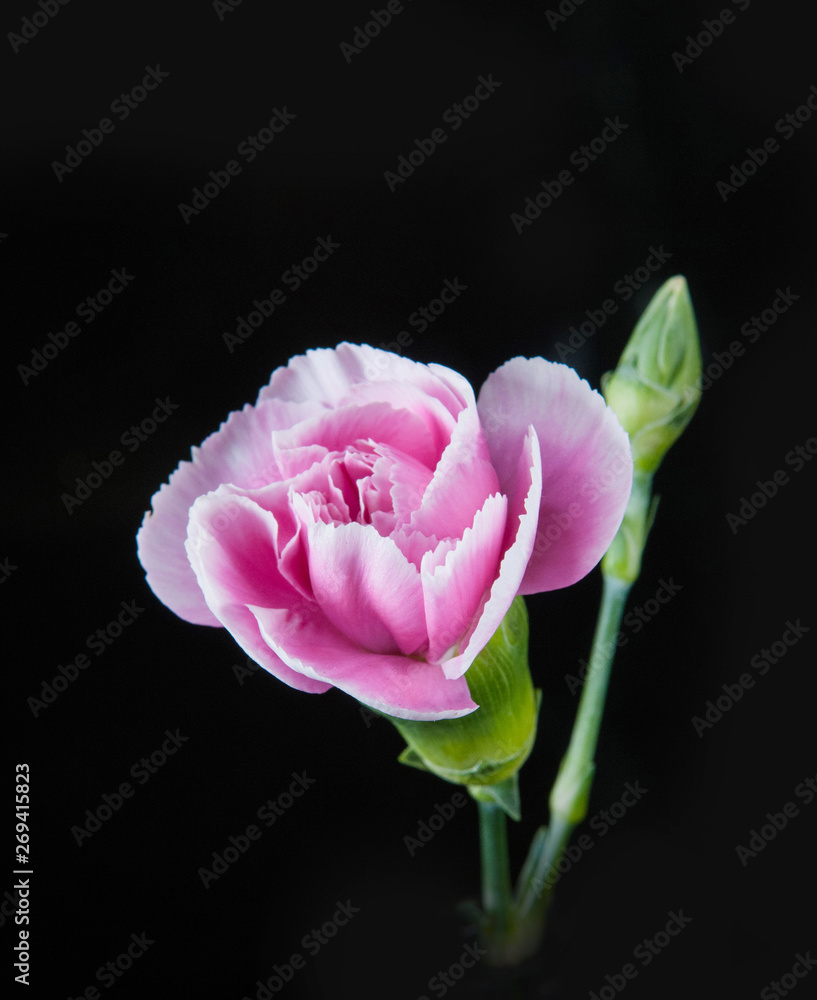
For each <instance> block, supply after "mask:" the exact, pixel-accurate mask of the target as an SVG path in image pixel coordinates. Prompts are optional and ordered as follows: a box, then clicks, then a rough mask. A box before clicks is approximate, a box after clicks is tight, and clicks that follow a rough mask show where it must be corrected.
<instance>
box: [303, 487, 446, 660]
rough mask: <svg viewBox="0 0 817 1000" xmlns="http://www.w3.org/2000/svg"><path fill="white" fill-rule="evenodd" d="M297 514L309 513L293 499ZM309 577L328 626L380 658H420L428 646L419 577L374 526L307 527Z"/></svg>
mask: <svg viewBox="0 0 817 1000" xmlns="http://www.w3.org/2000/svg"><path fill="white" fill-rule="evenodd" d="M293 504H294V507H295V510H296V512H298V513H299V515H301V516H302V517H308V516H309V515H308V514H307V513H306V512H305V511H304V509H303V506H302V504H299V498H298V497H294V498H293ZM308 538H309V575H310V579H311V581H312V589H313V593H314V595H315V597H316V599H317V601H318V604H319V605H320V607H321V609H322V610H323V612H324V613H325V615H326V617H327V618H328V619H329V621H330V622H331V623H332V624H333V625H334V626H335V628H337V629H338V631H340V632H342V633H343V634H344V635H345V636H347V637H348V638H349V639H350V640H351V641H352V642H354V643H356V644H357V645H358V646H361V647H363V648H365V649H368V650H371V651H372V652H376V653H398V652H399V653H403V654H406V655H408V654H412V653H417V652H418V651H420V650H421V649H423V648H425V646H426V645H427V633H426V622H425V615H424V613H423V591H422V587H421V586H420V574H419V572H418V571H417V568H416V567H415V566H413V565H412V564H411V563H410V562H409V561H408V559H406V557H405V556H404V555H403V553H402V552H401V551H400V550H399V549H398V548H397V546H396V545H395V543H394V542H393V541H392V539H391V538H384V537H383V536H382V535H379V534H378V533H377V531H376V530H375V529H374V528H373V527H372V526H371V525H365V524H357V523H355V522H352V523H351V524H335V525H327V524H323V523H322V522H320V521H315V520H312V523H311V524H309V526H308Z"/></svg>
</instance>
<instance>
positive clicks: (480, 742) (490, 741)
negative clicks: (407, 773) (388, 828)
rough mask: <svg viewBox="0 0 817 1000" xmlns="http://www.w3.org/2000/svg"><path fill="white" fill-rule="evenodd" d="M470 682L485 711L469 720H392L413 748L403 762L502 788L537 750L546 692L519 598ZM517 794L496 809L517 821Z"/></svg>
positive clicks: (501, 797)
mask: <svg viewBox="0 0 817 1000" xmlns="http://www.w3.org/2000/svg"><path fill="white" fill-rule="evenodd" d="M465 679H466V682H467V684H468V689H469V691H470V692H471V697H472V698H473V700H474V701H475V702H476V703H477V705H479V708H477V709H476V711H474V712H471V713H469V714H468V715H463V716H461V717H460V718H457V719H439V720H437V721H435V722H418V721H415V720H412V719H398V718H395V717H394V716H388V715H387V716H385V718H387V719H389V720H390V721H391V722H392V723H393V725H394V726H395V728H396V729H397V730H398V731H399V732H400V735H401V736H402V737H403V738H404V739H405V741H406V743H407V744H408V746H407V747H406V749H405V750H404V751H403V752H402V753H401V754H400V757H399V758H398V759H399V761H400V763H402V764H407V765H408V766H409V767H417V768H420V769H421V770H427V771H431V772H432V773H434V774H436V775H437V776H438V777H440V778H442V779H443V780H445V781H450V782H453V783H454V784H461V785H468V786H469V788H470V787H472V786H480V787H483V786H484V787H487V786H496V785H500V784H502V783H504V782H508V781H509V780H510V779H513V778H514V777H515V775H516V773H517V772H518V770H519V768H520V767H521V766H522V765H523V764H524V762H525V761H526V760H527V758H528V755H529V754H530V752H531V749H532V748H533V742H534V739H535V738H536V721H537V717H538V713H539V705H540V703H541V698H542V693H541V691H538V690H534V687H533V682H532V680H531V676H530V669H529V667H528V613H527V609H526V607H525V601H524V598H522V597H516V598H514V601H513V603H512V604H511V606H510V608H509V609H508V612H507V614H506V615H505V617H504V618H503V620H502V622H501V623H500V626H499V628H498V629H497V630H496V632H495V633H494V634H493V636H492V637H491V639H490V640H489V641H488V643H487V644H486V646H485V648H484V649H483V650H482V651H481V652H480V654H479V655H478V656H477V657H476V658H475V660H474V662H473V663H472V664H471V666H470V667H469V668H468V671H467V673H466V675H465ZM378 714H382V713H378ZM511 788H512V786H510V785H509V786H508V790H503V791H500V792H498V793H497V796H492V797H491V801H496V802H497V804H499V805H500V806H501V807H502V809H503V810H504V811H505V812H507V813H508V815H509V816H514V818H518V812H519V803H518V791H517V792H516V798H514V794H513V792H512V791H511ZM514 811H515V812H516V815H514Z"/></svg>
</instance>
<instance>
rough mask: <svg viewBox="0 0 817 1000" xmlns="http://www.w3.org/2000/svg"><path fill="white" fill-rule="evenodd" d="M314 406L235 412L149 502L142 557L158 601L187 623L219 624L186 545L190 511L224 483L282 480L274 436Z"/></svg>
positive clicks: (269, 405)
mask: <svg viewBox="0 0 817 1000" xmlns="http://www.w3.org/2000/svg"><path fill="white" fill-rule="evenodd" d="M315 410H316V406H315V404H314V403H282V402H280V401H270V402H266V403H263V404H262V405H261V406H257V407H252V406H249V405H248V406H245V407H244V409H243V410H240V411H236V412H234V413H231V414H230V416H229V417H228V419H227V420H226V422H225V423H223V424H222V425H221V427H220V428H219V430H217V431H216V432H215V433H214V434H211V435H210V436H209V437H208V438H207V439H206V440H205V441H204V443H203V444H202V446H201V448H193V449H191V454H192V458H193V460H192V462H181V463H180V464H179V467H178V468H177V469H176V470H175V472H173V474H172V475H171V477H170V481H169V483H165V484H164V485H163V486H162V487H161V489H160V490H159V492H158V493H155V494H154V495H153V497H152V499H151V504H152V507H153V511H152V512H150V511H148V513H147V514H145V518H144V521H143V522H142V527H141V528H140V530H139V533H138V535H137V548H138V553H139V559H140V561H141V563H142V566H143V567H144V569H145V570H146V572H147V581H148V584H149V585H150V587H151V589H152V590H153V592H154V593H155V594H156V596H157V597H158V598H159V600H160V601H161V602H162V603H163V604H165V605H166V606H167V607H169V608H170V609H171V610H172V611H174V612H175V613H176V614H177V615H179V617H180V618H183V619H184V620H185V621H189V622H193V623H194V624H196V625H218V624H219V622H218V620H217V619H216V618H215V617H214V616H213V613H212V612H211V611H210V609H209V608H208V607H207V605H206V604H205V601H204V597H203V596H202V593H201V590H200V588H199V586H198V584H197V583H196V578H195V575H194V573H193V571H192V570H191V568H190V563H189V562H188V559H187V555H186V553H185V548H184V543H185V539H186V538H187V521H188V517H189V512H190V508H191V507H192V506H193V503H194V501H195V500H196V498H197V497H200V496H202V495H203V494H205V493H208V492H210V491H211V490H214V489H215V488H216V487H217V486H219V485H220V484H221V483H236V484H237V485H240V486H244V487H258V486H261V485H263V483H265V482H269V481H270V480H274V479H276V478H279V477H278V470H277V466H276V464H275V460H274V455H273V451H272V445H271V439H272V432H273V431H274V430H276V429H278V428H282V427H290V426H292V424H294V423H297V422H298V421H300V420H302V419H303V418H304V417H306V416H309V415H310V414H312V413H314V412H315Z"/></svg>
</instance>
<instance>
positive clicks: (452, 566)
mask: <svg viewBox="0 0 817 1000" xmlns="http://www.w3.org/2000/svg"><path fill="white" fill-rule="evenodd" d="M507 510H508V500H507V498H506V497H504V496H502V495H501V494H499V493H496V494H494V495H493V496H490V497H488V499H487V500H486V501H485V504H484V506H483V508H482V510H478V511H477V513H476V515H475V517H474V523H473V526H472V527H468V528H466V529H465V531H464V532H463V535H462V538H461V539H456V540H453V539H452V540H451V542H443V543H442V544H441V545H439V546H438V547H437V549H435V550H434V551H433V552H427V553H426V555H425V556H424V558H423V562H422V566H421V570H420V572H421V579H422V584H423V598H424V600H425V619H426V621H427V622H428V637H429V648H428V653H427V654H426V659H427V660H429V662H432V663H439V662H440V660H442V659H443V658H444V657H445V655H446V653H448V651H449V649H450V648H451V647H452V646H454V645H455V644H457V643H459V642H460V641H461V640H462V639H463V637H464V636H465V635H466V634H467V633H468V632H469V630H470V628H471V626H472V625H473V624H474V623H475V622H476V620H477V618H478V617H479V615H480V614H481V613H482V610H483V605H484V603H485V600H486V599H487V597H488V593H489V591H490V588H491V585H492V584H493V582H494V579H495V578H496V575H497V571H498V569H499V561H500V556H501V555H502V541H503V538H504V537H505V521H506V514H507Z"/></svg>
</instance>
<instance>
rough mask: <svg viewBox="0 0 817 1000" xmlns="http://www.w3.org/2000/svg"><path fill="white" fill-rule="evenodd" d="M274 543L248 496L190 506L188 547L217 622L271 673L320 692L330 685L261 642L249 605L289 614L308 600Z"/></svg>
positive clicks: (265, 516)
mask: <svg viewBox="0 0 817 1000" xmlns="http://www.w3.org/2000/svg"><path fill="white" fill-rule="evenodd" d="M278 545H279V539H278V526H277V522H276V519H275V517H274V515H273V514H271V513H270V512H268V511H264V510H262V509H261V508H260V507H259V506H258V505H257V504H255V503H254V502H253V501H252V500H251V499H249V498H247V497H244V496H240V495H234V494H230V493H227V492H224V493H220V494H215V493H211V494H209V495H208V496H205V497H201V498H199V500H197V501H196V503H195V505H194V507H193V510H192V512H191V516H190V526H189V538H188V541H187V552H188V554H189V557H190V565H191V567H192V572H194V573H195V575H196V579H197V581H198V585H199V586H200V588H201V592H202V594H203V596H204V599H205V600H206V601H207V604H208V606H209V607H210V608H211V610H212V612H213V615H214V617H215V619H216V621H217V622H218V623H219V624H221V625H223V626H224V627H225V628H226V629H228V631H229V632H230V634H231V635H232V636H233V638H234V639H235V640H236V642H237V643H238V644H239V645H240V646H241V648H242V649H243V650H244V651H245V652H246V653H247V655H248V656H250V657H252V659H253V660H255V661H256V663H259V664H260V665H261V666H262V667H264V668H265V669H266V670H268V671H269V672H270V673H271V674H274V675H275V676H276V677H278V678H279V679H280V680H282V681H284V682H285V683H286V684H289V685H290V687H294V688H297V689H298V690H299V691H308V692H311V693H315V694H320V693H323V692H324V691H328V690H329V688H330V687H331V684H329V683H328V682H325V681H320V680H316V679H315V678H313V677H310V676H308V675H305V674H303V673H302V672H300V671H296V670H292V669H291V668H290V667H289V666H287V665H286V663H284V662H283V660H281V658H280V657H279V656H278V655H277V654H276V653H275V651H274V650H273V649H271V648H270V646H269V644H268V643H267V642H266V641H265V639H264V637H263V636H262V634H261V630H260V628H259V626H258V620H257V617H256V615H255V613H254V612H253V611H252V610H251V609H250V607H249V606H248V605H250V604H253V605H258V604H262V605H263V606H265V607H270V606H275V607H278V608H281V609H282V614H283V616H284V617H285V618H288V619H292V618H293V616H294V615H295V614H296V612H295V611H293V609H298V608H299V607H303V606H304V605H305V603H306V602H305V601H304V599H303V597H301V595H300V594H298V593H297V592H296V591H295V590H293V588H292V587H291V586H289V584H288V583H287V581H286V580H284V579H283V577H281V575H280V573H279V572H278V569H277V560H276V555H275V553H276V550H277V548H278Z"/></svg>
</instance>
